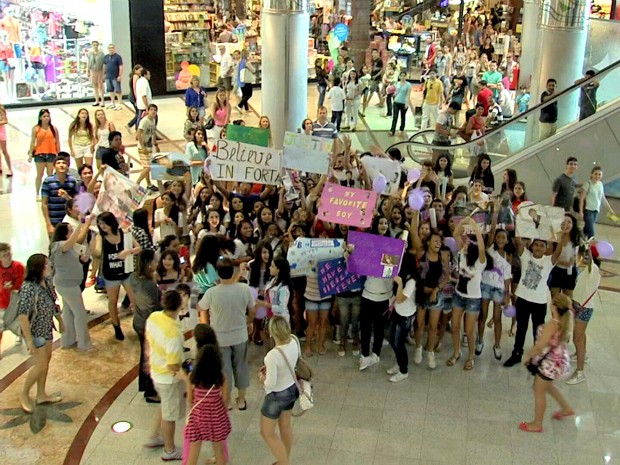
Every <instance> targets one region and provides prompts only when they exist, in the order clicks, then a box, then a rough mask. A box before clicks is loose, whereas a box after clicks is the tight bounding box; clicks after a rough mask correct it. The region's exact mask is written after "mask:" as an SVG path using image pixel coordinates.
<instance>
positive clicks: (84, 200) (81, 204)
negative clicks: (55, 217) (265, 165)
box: [75, 192, 95, 215]
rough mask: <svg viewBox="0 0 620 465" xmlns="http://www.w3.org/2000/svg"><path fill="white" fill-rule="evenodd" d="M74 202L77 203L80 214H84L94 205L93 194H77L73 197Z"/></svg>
mask: <svg viewBox="0 0 620 465" xmlns="http://www.w3.org/2000/svg"><path fill="white" fill-rule="evenodd" d="M75 204H76V205H77V207H78V210H79V212H80V213H81V214H82V215H85V214H86V213H88V212H89V211H91V210H92V209H93V207H94V206H95V196H94V195H93V194H91V193H90V192H83V193H81V194H78V195H77V197H76V198H75Z"/></svg>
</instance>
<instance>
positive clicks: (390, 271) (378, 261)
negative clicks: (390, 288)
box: [347, 231, 406, 278]
mask: <svg viewBox="0 0 620 465" xmlns="http://www.w3.org/2000/svg"><path fill="white" fill-rule="evenodd" d="M405 245H406V244H405V241H403V240H402V239H395V238H393V237H385V236H378V235H376V234H368V233H363V232H359V231H349V234H348V235H347V246H353V251H352V252H351V254H350V255H349V259H348V266H347V270H348V271H349V273H354V274H358V275H362V276H374V277H375V278H393V277H395V276H397V275H398V270H399V269H400V262H401V261H402V259H403V253H404V252H405Z"/></svg>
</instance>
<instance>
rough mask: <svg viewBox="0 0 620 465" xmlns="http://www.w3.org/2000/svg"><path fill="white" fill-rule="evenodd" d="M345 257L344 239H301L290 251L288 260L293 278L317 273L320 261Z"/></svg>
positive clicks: (297, 240)
mask: <svg viewBox="0 0 620 465" xmlns="http://www.w3.org/2000/svg"><path fill="white" fill-rule="evenodd" d="M342 256H344V240H343V239H311V238H306V237H300V238H298V239H296V240H295V243H294V244H293V246H292V247H290V248H289V249H288V254H287V255H286V259H287V260H288V262H289V263H290V264H291V276H305V275H307V274H309V273H312V272H314V273H316V271H317V268H316V267H317V263H318V262H319V261H324V260H331V259H333V258H340V257H342Z"/></svg>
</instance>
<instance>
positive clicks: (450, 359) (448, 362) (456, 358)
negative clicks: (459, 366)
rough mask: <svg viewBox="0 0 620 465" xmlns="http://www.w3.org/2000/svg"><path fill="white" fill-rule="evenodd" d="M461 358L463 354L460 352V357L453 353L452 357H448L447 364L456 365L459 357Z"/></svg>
mask: <svg viewBox="0 0 620 465" xmlns="http://www.w3.org/2000/svg"><path fill="white" fill-rule="evenodd" d="M460 358H461V354H459V356H458V357H455V356H454V355H453V356H452V357H450V358H449V359H448V361H447V362H446V365H448V366H449V367H452V366H454V364H455V363H456V362H458V361H459V359H460Z"/></svg>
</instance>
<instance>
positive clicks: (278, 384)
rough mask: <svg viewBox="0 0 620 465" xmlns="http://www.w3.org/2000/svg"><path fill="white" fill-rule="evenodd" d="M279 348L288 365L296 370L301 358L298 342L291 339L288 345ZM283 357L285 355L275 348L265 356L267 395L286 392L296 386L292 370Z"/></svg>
mask: <svg viewBox="0 0 620 465" xmlns="http://www.w3.org/2000/svg"><path fill="white" fill-rule="evenodd" d="M278 348H279V349H280V350H281V351H282V352H284V355H285V356H286V360H288V363H289V364H290V365H291V368H292V369H293V370H294V369H295V365H297V359H298V358H299V357H300V356H301V354H300V351H299V345H298V344H297V340H296V339H294V338H291V340H290V341H289V342H288V344H284V345H282V346H278ZM282 355H283V354H282V353H281V352H280V351H279V350H278V349H276V348H275V347H274V348H273V349H271V350H270V351H269V353H268V354H267V355H266V356H265V359H264V361H265V368H266V369H267V376H266V378H265V393H266V394H269V393H270V392H280V391H284V390H285V389H287V388H289V387H291V386H292V385H293V384H295V379H294V378H293V375H292V374H291V369H290V368H289V367H288V365H287V363H286V360H284V357H283V356H282Z"/></svg>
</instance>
